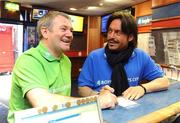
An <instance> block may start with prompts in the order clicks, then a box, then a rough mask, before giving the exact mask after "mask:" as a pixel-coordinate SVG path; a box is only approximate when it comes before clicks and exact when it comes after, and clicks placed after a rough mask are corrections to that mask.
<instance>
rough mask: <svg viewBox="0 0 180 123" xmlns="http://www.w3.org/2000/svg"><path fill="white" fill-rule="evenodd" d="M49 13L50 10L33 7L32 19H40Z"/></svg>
mask: <svg viewBox="0 0 180 123" xmlns="http://www.w3.org/2000/svg"><path fill="white" fill-rule="evenodd" d="M47 13H48V10H46V9H33V13H32V19H34V20H39V19H40V18H41V17H43V16H44V15H45V14H47Z"/></svg>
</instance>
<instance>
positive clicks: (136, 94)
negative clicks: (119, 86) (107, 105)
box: [122, 86, 145, 100]
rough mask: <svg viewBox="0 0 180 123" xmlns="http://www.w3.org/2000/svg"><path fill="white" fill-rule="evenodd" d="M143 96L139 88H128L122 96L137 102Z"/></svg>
mask: <svg viewBox="0 0 180 123" xmlns="http://www.w3.org/2000/svg"><path fill="white" fill-rule="evenodd" d="M144 94H145V92H144V89H143V88H142V87H141V86H135V87H129V88H128V89H127V90H125V91H124V92H123V93H122V95H123V97H125V98H126V99H129V100H137V99H139V98H140V97H142V96H143V95H144Z"/></svg>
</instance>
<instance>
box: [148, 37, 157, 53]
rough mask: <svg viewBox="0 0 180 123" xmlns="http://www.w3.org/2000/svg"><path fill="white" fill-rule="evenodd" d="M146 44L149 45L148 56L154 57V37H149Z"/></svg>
mask: <svg viewBox="0 0 180 123" xmlns="http://www.w3.org/2000/svg"><path fill="white" fill-rule="evenodd" d="M148 44H149V55H150V56H156V45H155V40H154V36H150V37H149V40H148Z"/></svg>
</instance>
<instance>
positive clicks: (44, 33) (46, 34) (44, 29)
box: [41, 27, 48, 39]
mask: <svg viewBox="0 0 180 123" xmlns="http://www.w3.org/2000/svg"><path fill="white" fill-rule="evenodd" d="M41 34H42V36H43V38H45V39H47V38H48V29H47V28H46V27H42V28H41Z"/></svg>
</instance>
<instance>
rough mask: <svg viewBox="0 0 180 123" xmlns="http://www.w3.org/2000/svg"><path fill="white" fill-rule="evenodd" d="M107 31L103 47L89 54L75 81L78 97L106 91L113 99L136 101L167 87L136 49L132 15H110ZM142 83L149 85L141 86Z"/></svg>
mask: <svg viewBox="0 0 180 123" xmlns="http://www.w3.org/2000/svg"><path fill="white" fill-rule="evenodd" d="M107 30H108V31H107V45H106V46H105V48H100V49H97V50H94V51H92V52H91V53H90V54H89V56H88V57H87V59H86V61H85V63H84V65H83V68H82V71H81V73H80V76H79V79H78V82H79V94H80V95H81V96H89V95H96V94H101V92H103V93H104V92H105V91H106V93H108V92H109V93H112V96H114V95H115V96H124V97H125V98H127V99H130V100H136V99H139V98H140V97H142V96H143V95H144V94H145V93H150V92H155V91H160V90H165V89H167V88H168V86H169V81H168V79H167V78H166V77H165V75H164V73H163V71H162V70H161V68H160V67H159V66H158V65H157V64H156V63H155V62H154V61H153V60H152V59H151V57H150V56H149V55H148V54H147V53H145V52H144V51H142V50H141V49H139V48H136V46H137V24H136V22H135V20H134V17H133V16H132V15H131V14H128V13H123V12H116V13H114V14H112V16H110V18H109V20H108V22H107ZM143 80H147V81H148V83H145V84H142V83H141V81H143ZM104 100H108V98H105V97H104ZM112 103H113V102H112ZM114 103H115V102H114Z"/></svg>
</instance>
